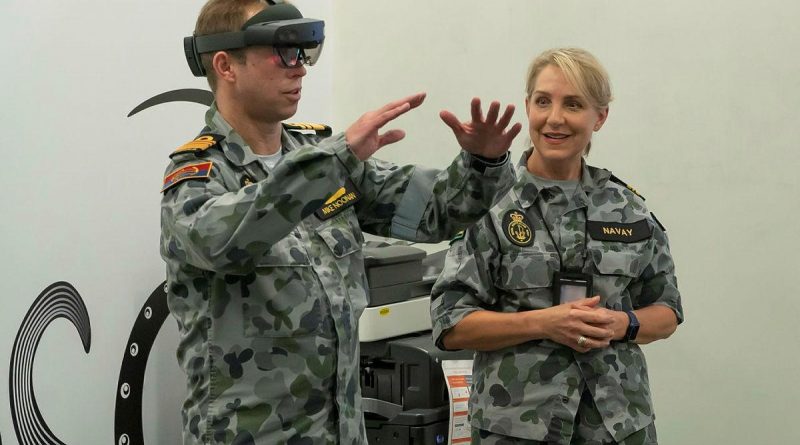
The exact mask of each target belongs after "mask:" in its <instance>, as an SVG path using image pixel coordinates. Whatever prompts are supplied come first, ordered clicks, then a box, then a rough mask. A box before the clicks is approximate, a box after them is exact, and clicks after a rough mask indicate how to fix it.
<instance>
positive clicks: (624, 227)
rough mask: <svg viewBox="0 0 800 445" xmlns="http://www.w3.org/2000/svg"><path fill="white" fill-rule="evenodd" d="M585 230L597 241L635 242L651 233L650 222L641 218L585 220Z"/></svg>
mask: <svg viewBox="0 0 800 445" xmlns="http://www.w3.org/2000/svg"><path fill="white" fill-rule="evenodd" d="M586 231H587V232H589V235H590V236H591V237H592V239H594V240H597V241H619V242H623V243H635V242H638V241H642V240H646V239H648V238H650V236H651V235H652V234H653V230H652V229H651V228H650V224H648V223H647V221H646V220H644V219H642V220H639V221H636V222H633V223H617V222H604V221H586Z"/></svg>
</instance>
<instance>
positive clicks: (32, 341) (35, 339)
mask: <svg viewBox="0 0 800 445" xmlns="http://www.w3.org/2000/svg"><path fill="white" fill-rule="evenodd" d="M59 318H66V319H67V320H69V321H70V322H71V323H72V324H73V325H74V326H75V328H76V329H77V330H78V335H80V338H81V342H82V343H83V350H84V351H86V353H87V354H88V353H89V347H90V346H91V344H92V328H91V325H90V323H89V313H88V312H87V311H86V305H85V304H84V303H83V299H82V298H81V296H80V294H79V293H78V291H77V290H75V288H74V287H73V286H72V285H71V284H69V283H67V282H63V281H59V282H57V283H53V284H51V285H50V286H49V287H48V288H47V289H45V290H44V291H42V293H41V294H39V296H38V297H37V298H36V301H34V303H33V305H32V306H31V307H30V309H28V313H27V314H26V315H25V318H24V319H23V321H22V325H21V326H20V328H19V331H17V338H16V339H15V340H14V349H13V350H12V352H11V366H10V368H9V371H10V373H9V379H8V394H9V401H10V403H11V417H12V419H13V420H14V430H15V431H16V434H17V440H18V441H19V443H20V445H64V442H62V441H60V440H59V439H58V437H56V436H55V435H54V434H53V432H52V431H50V428H49V427H48V426H47V423H45V421H44V419H43V418H42V413H41V412H40V411H39V406H38V405H37V403H36V395H35V394H34V392H33V361H34V358H35V356H36V349H37V348H38V347H39V341H40V340H41V339H42V335H43V334H44V331H45V330H46V329H47V327H48V326H49V325H50V323H52V322H53V321H54V320H57V319H59Z"/></svg>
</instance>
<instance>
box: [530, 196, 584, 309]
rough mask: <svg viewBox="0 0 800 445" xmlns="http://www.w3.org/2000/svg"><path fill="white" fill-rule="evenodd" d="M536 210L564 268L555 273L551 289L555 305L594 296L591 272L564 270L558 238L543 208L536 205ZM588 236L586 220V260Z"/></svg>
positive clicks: (559, 262) (562, 266)
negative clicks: (549, 224)
mask: <svg viewBox="0 0 800 445" xmlns="http://www.w3.org/2000/svg"><path fill="white" fill-rule="evenodd" d="M536 211H537V212H538V213H539V218H540V220H541V221H542V224H543V225H544V228H545V230H546V231H547V235H548V236H549V237H550V241H552V242H553V245H555V246H556V253H557V254H558V264H559V265H560V267H561V268H562V270H560V271H558V272H556V273H555V274H554V275H553V284H552V289H551V290H552V294H553V306H557V305H559V304H564V303H569V302H572V301H577V300H581V299H584V298H590V297H592V296H593V294H592V276H591V275H590V274H586V273H583V272H581V271H580V270H564V258H563V257H562V256H561V249H560V247H559V246H558V245H557V244H556V240H555V238H553V234H552V233H551V232H550V227H549V226H548V225H547V222H546V221H545V220H544V215H543V214H542V211H541V209H539V208H538V207H536ZM587 236H588V234H587V233H586V222H585V221H584V229H583V261H584V262H585V261H586V253H587V247H586V242H587Z"/></svg>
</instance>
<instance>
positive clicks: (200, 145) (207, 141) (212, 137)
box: [169, 133, 225, 157]
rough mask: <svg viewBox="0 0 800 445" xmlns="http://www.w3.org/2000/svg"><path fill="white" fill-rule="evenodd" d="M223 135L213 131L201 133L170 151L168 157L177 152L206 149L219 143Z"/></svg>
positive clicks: (192, 151)
mask: <svg viewBox="0 0 800 445" xmlns="http://www.w3.org/2000/svg"><path fill="white" fill-rule="evenodd" d="M223 139H225V136H221V135H218V134H213V133H206V134H201V135H200V136H198V137H196V138H194V139H192V140H191V141H189V142H187V143H185V144H183V145H181V146H180V147H178V148H177V149H176V150H175V151H173V152H172V154H171V155H169V157H173V156H175V155H177V154H179V153H194V152H200V151H205V150H208V149H209V148H211V147H213V146H215V145H217V144H219V143H220V142H221V141H222V140H223Z"/></svg>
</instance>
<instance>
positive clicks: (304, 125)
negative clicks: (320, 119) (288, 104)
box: [283, 122, 333, 137]
mask: <svg viewBox="0 0 800 445" xmlns="http://www.w3.org/2000/svg"><path fill="white" fill-rule="evenodd" d="M283 128H285V129H286V130H288V131H300V132H305V131H313V132H314V133H316V134H318V135H320V136H324V137H328V136H330V135H331V134H333V130H331V127H329V126H327V125H323V124H312V123H310V122H284V123H283Z"/></svg>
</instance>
